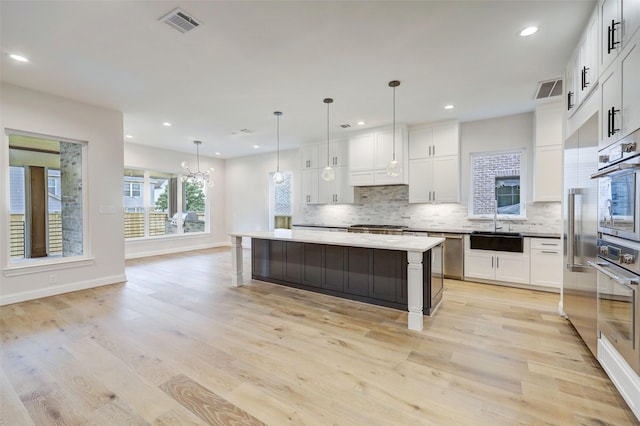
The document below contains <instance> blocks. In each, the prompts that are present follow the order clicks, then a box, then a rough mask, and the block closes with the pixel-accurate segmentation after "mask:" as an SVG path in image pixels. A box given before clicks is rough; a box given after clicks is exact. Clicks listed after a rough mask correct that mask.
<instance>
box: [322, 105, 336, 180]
mask: <svg viewBox="0 0 640 426" xmlns="http://www.w3.org/2000/svg"><path fill="white" fill-rule="evenodd" d="M322 102H324V103H325V104H327V167H325V168H324V169H322V174H320V177H321V178H322V180H324V181H325V182H330V181H332V180H334V179H335V178H336V172H335V171H334V170H333V168H331V165H330V164H329V157H330V155H329V105H330V104H332V103H333V99H331V98H324V100H323V101H322Z"/></svg>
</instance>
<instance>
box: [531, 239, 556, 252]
mask: <svg viewBox="0 0 640 426" xmlns="http://www.w3.org/2000/svg"><path fill="white" fill-rule="evenodd" d="M531 248H532V249H539V250H550V251H555V250H560V249H562V242H561V241H560V240H559V239H555V238H531Z"/></svg>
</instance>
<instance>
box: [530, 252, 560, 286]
mask: <svg viewBox="0 0 640 426" xmlns="http://www.w3.org/2000/svg"><path fill="white" fill-rule="evenodd" d="M531 284H532V285H541V286H545V287H554V288H560V287H561V286H562V252H561V251H560V250H533V249H532V250H531Z"/></svg>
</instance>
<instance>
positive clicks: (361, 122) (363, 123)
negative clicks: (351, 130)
mask: <svg viewBox="0 0 640 426" xmlns="http://www.w3.org/2000/svg"><path fill="white" fill-rule="evenodd" d="M356 124H357V125H358V126H364V125H365V124H366V123H365V122H364V121H358V122H357V123H356Z"/></svg>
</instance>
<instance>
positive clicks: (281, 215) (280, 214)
mask: <svg viewBox="0 0 640 426" xmlns="http://www.w3.org/2000/svg"><path fill="white" fill-rule="evenodd" d="M282 175H283V176H284V181H283V182H282V183H280V184H275V183H273V173H270V175H269V182H270V184H269V185H270V186H269V200H270V201H269V212H270V214H269V216H270V217H271V218H272V220H273V221H272V222H270V226H271V229H291V212H292V208H291V204H292V203H291V180H292V179H291V172H282Z"/></svg>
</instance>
